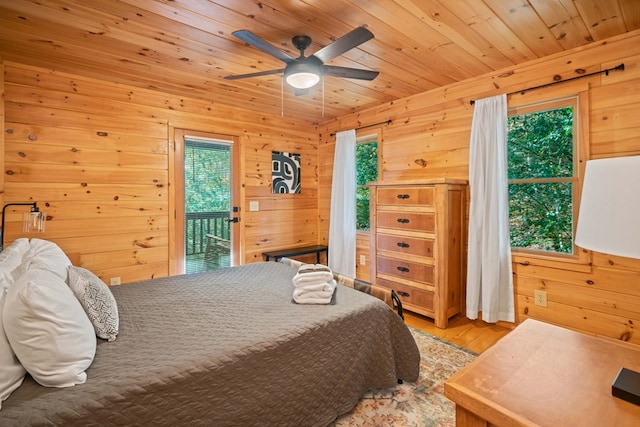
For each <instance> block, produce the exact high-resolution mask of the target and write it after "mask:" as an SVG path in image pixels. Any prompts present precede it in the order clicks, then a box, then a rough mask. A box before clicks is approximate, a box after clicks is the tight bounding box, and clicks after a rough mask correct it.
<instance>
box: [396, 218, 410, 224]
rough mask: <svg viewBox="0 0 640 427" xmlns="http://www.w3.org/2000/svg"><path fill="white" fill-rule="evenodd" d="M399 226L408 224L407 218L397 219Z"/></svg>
mask: <svg viewBox="0 0 640 427" xmlns="http://www.w3.org/2000/svg"><path fill="white" fill-rule="evenodd" d="M398 222H399V223H400V224H409V218H398Z"/></svg>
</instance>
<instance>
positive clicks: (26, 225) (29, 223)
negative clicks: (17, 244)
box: [0, 202, 45, 251]
mask: <svg viewBox="0 0 640 427" xmlns="http://www.w3.org/2000/svg"><path fill="white" fill-rule="evenodd" d="M9 206H31V211H30V212H25V213H24V214H23V216H22V231H23V232H25V233H28V232H32V231H39V232H43V231H44V223H45V216H44V213H42V212H40V209H39V208H38V204H37V203H36V202H30V203H7V204H6V205H4V207H3V208H2V237H1V238H0V251H2V250H3V249H4V235H5V228H4V217H5V212H6V210H7V208H8V207H9Z"/></svg>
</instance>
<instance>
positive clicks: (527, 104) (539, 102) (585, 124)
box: [508, 88, 590, 268]
mask: <svg viewBox="0 0 640 427" xmlns="http://www.w3.org/2000/svg"><path fill="white" fill-rule="evenodd" d="M573 89H574V90H573V91H571V92H569V93H564V94H562V95H559V94H557V93H556V94H555V96H552V95H551V94H549V95H546V96H545V95H544V93H543V94H542V96H540V95H541V94H540V92H541V91H538V93H536V94H532V96H527V95H528V94H522V95H521V96H518V97H517V101H516V100H515V97H513V96H511V97H510V98H509V100H508V103H509V104H510V105H509V108H508V115H509V116H511V115H516V114H526V113H529V112H535V111H541V107H544V108H545V109H552V108H558V107H561V106H564V105H568V101H569V102H570V103H572V104H573V106H574V117H573V127H574V145H573V155H574V173H573V178H568V179H567V178H553V179H544V178H543V179H539V180H540V181H541V182H545V181H546V182H549V181H552V180H553V182H559V180H564V182H566V181H568V180H570V181H571V182H572V183H573V186H572V191H573V202H574V203H573V221H572V223H573V230H572V233H573V234H572V235H573V242H572V243H573V253H572V254H562V253H557V252H543V251H536V250H532V249H526V248H514V247H512V248H511V252H512V259H513V261H514V262H519V263H522V264H529V262H530V261H535V260H539V261H542V262H541V263H542V264H545V265H549V266H553V267H555V268H563V266H564V265H566V264H581V265H582V264H589V263H590V252H589V251H587V250H585V249H582V248H580V247H579V246H576V244H575V233H576V226H577V224H578V215H579V213H580V212H579V211H580V196H581V194H582V182H583V180H584V168H585V164H586V161H587V160H588V159H589V140H588V132H589V97H588V91H587V90H586V89H585V90H579V91H576V90H575V88H573ZM544 92H550V90H547V91H544ZM514 181H518V180H514ZM510 182H511V181H510ZM528 182H531V181H529V180H528ZM539 263H540V262H539Z"/></svg>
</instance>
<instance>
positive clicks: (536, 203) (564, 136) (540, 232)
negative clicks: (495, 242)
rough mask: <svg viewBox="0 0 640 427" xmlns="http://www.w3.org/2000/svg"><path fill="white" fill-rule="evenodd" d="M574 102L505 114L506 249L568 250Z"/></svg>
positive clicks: (570, 246)
mask: <svg viewBox="0 0 640 427" xmlns="http://www.w3.org/2000/svg"><path fill="white" fill-rule="evenodd" d="M574 111H575V100H573V99H571V100H566V101H564V102H562V103H560V105H558V103H556V104H554V105H553V107H552V108H550V107H549V105H537V106H535V107H530V108H525V109H520V110H519V111H518V113H517V114H512V115H510V116H509V118H508V122H507V123H508V125H507V129H508V141H507V156H508V157H507V159H508V175H509V220H510V228H509V230H510V237H511V247H512V248H514V249H524V250H531V251H544V252H548V253H559V254H567V255H570V254H573V253H574V245H573V230H574V227H573V223H574V218H575V215H574V206H575V197H576V196H575V195H576V184H577V181H576V179H577V177H576V176H575V175H576V174H575V171H576V162H577V159H576V156H575V153H576V152H577V150H576V149H575V147H576V142H575V129H576V127H575V121H574V117H575V115H574Z"/></svg>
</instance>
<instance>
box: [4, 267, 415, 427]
mask: <svg viewBox="0 0 640 427" xmlns="http://www.w3.org/2000/svg"><path fill="white" fill-rule="evenodd" d="M296 272H297V270H296V268H294V267H292V266H291V265H287V264H286V263H281V262H262V263H256V264H249V265H245V266H239V267H231V268H225V269H221V270H217V271H212V272H207V273H200V274H193V275H183V276H172V277H165V278H158V279H153V280H148V281H141V282H137V283H132V284H127V285H122V286H117V287H112V288H111V291H112V293H113V296H114V297H115V300H116V301H117V308H118V312H119V333H118V336H117V339H115V341H112V342H108V341H106V340H102V339H97V347H96V352H95V358H94V359H93V361H92V363H91V365H90V367H89V368H88V369H87V370H86V374H87V379H86V382H85V383H84V384H79V385H75V386H73V387H65V388H51V387H43V386H41V385H39V384H38V383H36V382H35V381H34V380H33V379H32V378H31V377H30V376H29V375H27V376H26V377H25V379H24V381H23V383H22V385H21V386H19V387H18V388H17V389H16V390H14V391H13V392H12V393H11V394H10V396H9V397H8V398H7V399H6V400H5V401H4V402H2V408H1V409H0V425H2V426H11V425H65V426H91V425H127V426H133V425H157V426H162V425H171V426H175V425H203V426H204V425H207V426H213V425H215V426H249V425H261V426H263V425H264V426H266V425H273V426H276V425H277V426H288V425H290V426H324V425H328V424H330V423H331V422H332V421H334V420H335V419H336V417H337V416H339V415H341V414H343V413H345V412H348V411H349V410H350V409H352V408H353V407H354V406H355V405H356V404H357V403H358V401H359V399H360V398H361V397H362V395H363V394H364V392H365V391H366V390H367V389H369V388H388V387H393V386H395V385H396V384H397V382H398V380H406V381H415V380H417V377H418V371H419V359H420V355H419V352H418V349H417V346H416V344H415V341H414V340H413V337H412V336H411V333H410V332H409V330H408V328H407V327H406V325H405V324H404V323H403V321H402V319H401V318H400V317H399V316H398V315H397V314H396V313H395V312H394V311H393V310H392V309H391V308H390V307H389V306H388V305H387V304H385V303H384V302H382V301H381V300H379V299H377V298H374V297H372V296H370V295H366V294H365V293H363V292H360V291H358V290H355V289H350V288H349V287H346V286H342V285H338V286H337V288H336V293H335V297H334V299H333V301H332V303H331V304H328V305H301V304H295V303H294V302H293V301H292V289H293V285H292V278H293V276H294V275H295V274H296ZM5 309H6V307H5Z"/></svg>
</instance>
